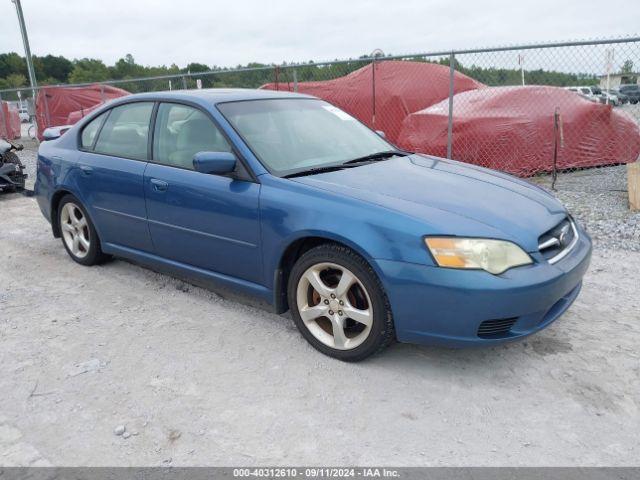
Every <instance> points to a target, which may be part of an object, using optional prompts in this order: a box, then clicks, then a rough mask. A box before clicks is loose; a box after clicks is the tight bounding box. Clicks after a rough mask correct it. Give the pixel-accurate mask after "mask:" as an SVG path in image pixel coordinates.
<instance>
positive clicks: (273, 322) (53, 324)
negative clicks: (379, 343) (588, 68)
mask: <svg viewBox="0 0 640 480" xmlns="http://www.w3.org/2000/svg"><path fill="white" fill-rule="evenodd" d="M0 246H1V248H0V252H2V258H1V263H0V342H1V346H2V348H0V392H2V393H1V396H0V399H1V401H0V465H3V466H10V465H56V466H59V465H65V466H77V465H91V466H98V465H104V466H115V465H117V466H128V465H180V466H185V465H238V464H241V465H303V464H314V465H318V464H319V465H336V466H340V465H354V464H355V465H367V464H376V465H393V466H405V465H409V466H414V465H420V466H427V465H476V466H481V465H492V466H502V465H511V466H518V465H563V466H570V465H582V466H590V465H639V464H640V461H639V459H640V442H639V441H638V440H639V438H640V434H639V432H640V347H639V346H638V345H639V344H640V295H639V294H640V281H639V273H638V272H640V253H635V252H631V251H623V250H605V249H601V248H596V250H595V252H594V257H593V263H592V267H591V270H590V271H589V273H588V274H587V276H586V278H585V285H584V289H583V292H582V294H581V296H580V297H579V298H578V300H577V301H576V303H575V304H574V306H573V307H572V308H571V309H570V310H569V311H568V312H567V314H566V315H565V316H564V317H562V318H561V319H560V320H558V321H557V322H556V323H555V324H553V325H552V326H551V327H550V328H548V329H546V330H544V331H543V332H541V333H539V334H538V335H536V336H534V337H531V338H529V339H528V340H526V341H520V342H517V343H513V344H509V345H505V346H500V347H495V348H490V349H474V350H450V349H443V348H430V347H418V346H411V345H400V344H397V345H394V346H392V347H391V348H389V349H388V350H387V351H385V352H384V353H383V354H381V355H378V356H376V357H374V358H372V359H370V360H369V361H366V362H364V363H360V364H355V365H354V364H346V363H341V362H338V361H335V360H332V359H330V358H327V357H324V356H322V355H321V354H319V353H318V352H316V351H315V350H313V349H312V348H311V347H310V346H308V345H307V343H306V342H305V341H304V340H303V339H302V337H301V336H300V335H299V334H298V332H297V331H296V330H295V328H294V326H293V324H292V322H291V320H290V319H289V318H288V317H286V316H279V315H274V314H271V313H268V312H265V311H262V310H259V309H256V308H253V307H249V306H245V305H243V304H242V303H239V302H237V301H234V300H227V299H223V298H221V297H219V296H217V295H216V294H214V293H211V292H208V291H204V290H201V289H199V288H195V287H192V286H190V285H187V284H185V283H182V282H180V281H177V280H174V279H171V278H169V277H166V276H163V275H160V274H156V273H153V272H150V271H148V270H145V269H142V268H139V267H137V266H134V265H131V264H129V263H126V262H124V261H112V262H110V263H108V264H106V265H103V266H100V267H93V268H86V267H81V266H79V265H77V264H75V263H74V262H72V261H71V260H70V259H69V258H68V257H67V254H66V253H65V251H64V249H63V247H62V245H61V243H60V241H59V240H56V239H54V238H53V237H52V236H51V233H50V229H49V225H48V223H47V222H46V221H45V220H44V218H43V217H42V216H41V214H40V212H39V210H38V208H37V205H36V203H35V201H34V200H33V199H32V198H26V197H23V196H18V195H5V196H3V197H0ZM122 426H123V427H125V429H126V430H125V434H124V435H116V434H115V433H114V430H115V429H117V428H118V427H122Z"/></svg>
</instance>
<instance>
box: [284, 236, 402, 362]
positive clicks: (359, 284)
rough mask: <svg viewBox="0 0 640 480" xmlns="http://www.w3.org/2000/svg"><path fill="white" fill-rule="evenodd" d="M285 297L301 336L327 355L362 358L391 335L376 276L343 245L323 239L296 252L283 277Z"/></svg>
mask: <svg viewBox="0 0 640 480" xmlns="http://www.w3.org/2000/svg"><path fill="white" fill-rule="evenodd" d="M288 299H289V306H290V307H291V310H292V314H293V319H294V322H295V323H296V326H297V327H298V329H299V330H300V332H301V333H302V335H303V336H304V337H305V339H306V340H307V341H308V342H309V343H310V344H311V345H312V346H313V347H315V348H316V349H318V350H319V351H321V352H322V353H324V354H326V355H329V356H331V357H334V358H338V359H340V360H345V361H359V360H363V359H364V358H366V357H368V356H370V355H372V354H374V353H376V352H378V351H379V350H382V349H383V348H384V347H386V346H387V345H389V343H391V342H392V341H393V340H394V338H395V331H394V328H393V318H392V315H391V309H390V307H389V302H388V300H387V297H386V295H385V293H384V290H383V288H382V285H381V283H380V280H379V279H378V277H377V275H376V274H375V272H374V271H373V269H372V268H371V266H370V265H369V264H368V263H367V262H366V261H365V260H364V259H363V258H362V257H360V256H359V255H357V254H356V253H355V252H353V251H352V250H350V249H348V248H346V247H343V246H340V245H335V244H326V245H321V246H319V247H316V248H313V249H311V250H309V251H308V252H306V253H305V254H304V255H302V256H301V257H300V258H299V259H298V261H297V262H296V264H295V265H294V267H293V269H292V271H291V275H290V277H289V285H288Z"/></svg>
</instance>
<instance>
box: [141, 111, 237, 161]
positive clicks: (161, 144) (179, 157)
mask: <svg viewBox="0 0 640 480" xmlns="http://www.w3.org/2000/svg"><path fill="white" fill-rule="evenodd" d="M230 151H231V146H230V145H229V143H228V142H227V140H226V139H225V138H224V136H223V135H222V133H220V130H218V127H216V125H215V124H214V123H213V122H212V121H211V119H210V118H209V117H208V116H207V115H205V114H204V113H203V112H201V111H200V110H198V109H197V108H193V107H189V106H187V105H180V104H175V103H161V104H160V107H159V108H158V116H157V118H156V128H155V132H154V135H153V160H154V161H155V162H157V163H162V164H164V165H169V166H172V167H180V168H188V169H193V156H194V155H195V154H196V153H198V152H230Z"/></svg>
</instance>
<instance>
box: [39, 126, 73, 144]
mask: <svg viewBox="0 0 640 480" xmlns="http://www.w3.org/2000/svg"><path fill="white" fill-rule="evenodd" d="M70 128H71V125H64V126H62V127H49V128H47V129H45V131H44V132H42V139H43V140H44V141H45V142H46V141H48V140H55V139H56V138H60V137H61V136H62V135H63V134H64V133H65V132H66V131H67V130H69V129H70Z"/></svg>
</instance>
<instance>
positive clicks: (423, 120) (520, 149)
mask: <svg viewBox="0 0 640 480" xmlns="http://www.w3.org/2000/svg"><path fill="white" fill-rule="evenodd" d="M453 105H454V109H453V145H452V147H453V148H452V157H453V158H454V159H456V160H461V161H463V162H467V163H473V164H476V165H481V166H483V167H488V168H493V169H496V170H502V171H504V172H509V173H512V174H515V175H519V176H529V175H534V174H536V173H539V172H549V171H552V170H553V168H554V147H555V146H556V145H557V147H558V150H557V158H556V161H557V163H556V168H557V169H559V170H562V169H568V168H579V167H594V166H601V165H613V164H619V163H629V162H634V161H636V159H637V158H638V155H639V154H640V130H639V129H638V125H637V123H636V122H635V121H634V120H633V119H632V118H630V117H629V116H627V115H626V114H625V113H623V112H619V111H617V110H615V109H613V108H612V107H611V105H601V104H598V103H594V102H591V101H589V100H585V99H584V98H581V97H580V96H579V95H576V94H575V93H574V92H571V91H568V90H565V89H563V88H558V87H546V86H526V87H487V88H484V89H481V90H474V91H468V92H463V93H458V94H456V95H455V96H454V98H453ZM556 111H557V113H558V115H559V116H558V119H559V121H558V122H557V123H558V126H557V127H555V126H554V122H555V117H556ZM448 114H449V110H448V100H445V101H442V102H440V103H437V104H435V105H433V106H431V107H429V108H426V109H424V110H421V111H418V112H415V113H412V114H411V115H409V116H408V117H407V118H406V119H405V120H404V123H403V126H402V131H401V133H400V135H399V137H398V142H397V143H398V145H399V146H401V147H403V148H406V149H408V150H411V151H416V152H421V153H428V154H431V155H436V156H441V157H444V156H446V154H447V126H448Z"/></svg>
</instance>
